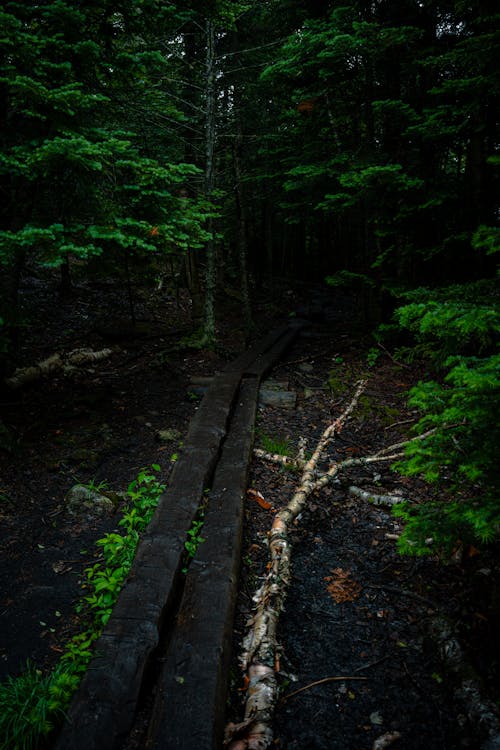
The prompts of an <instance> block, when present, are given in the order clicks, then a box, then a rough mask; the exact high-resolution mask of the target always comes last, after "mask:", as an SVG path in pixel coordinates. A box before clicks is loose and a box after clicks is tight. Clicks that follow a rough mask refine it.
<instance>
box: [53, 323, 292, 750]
mask: <svg viewBox="0 0 500 750" xmlns="http://www.w3.org/2000/svg"><path fill="white" fill-rule="evenodd" d="M293 335H295V333H294V334H293ZM293 335H292V336H290V335H288V334H287V328H286V327H284V328H282V329H279V330H277V331H273V332H271V333H270V334H269V335H268V336H267V337H266V338H265V339H263V340H262V341H260V342H259V343H258V344H257V345H256V346H255V347H254V348H253V349H251V350H250V351H249V352H246V353H244V354H243V355H242V356H241V357H239V358H238V359H237V360H236V361H235V362H233V363H231V364H230V365H228V366H227V367H226V369H225V370H224V371H223V372H222V373H221V374H220V375H218V376H216V377H215V378H214V380H213V382H212V384H211V385H210V387H209V389H208V392H207V394H206V396H205V398H204V399H203V401H202V402H201V404H200V406H199V408H198V411H197V413H196V414H195V416H194V417H193V419H192V421H191V425H190V428H189V431H188V435H187V438H186V447H185V449H184V450H183V452H182V454H181V457H180V459H179V461H178V462H177V463H176V466H175V468H174V471H173V473H172V477H171V480H170V484H169V488H168V491H167V492H166V493H164V495H162V497H161V500H160V504H159V506H158V508H157V510H156V512H155V515H154V517H153V519H152V522H151V524H150V526H149V528H148V531H147V533H146V534H145V536H144V538H143V540H142V541H141V543H140V546H139V550H138V554H137V556H136V559H135V561H134V565H133V567H132V571H131V575H130V578H129V581H128V582H127V583H126V585H125V586H124V588H123V590H122V592H121V594H120V597H119V600H118V602H117V604H116V606H115V609H114V611H113V614H112V616H111V618H110V621H109V623H108V625H107V626H106V629H105V631H104V633H103V635H102V636H101V638H100V639H99V641H98V643H97V644H96V655H95V657H94V659H93V660H92V662H91V664H90V667H89V669H88V671H87V673H86V675H85V676H84V679H83V680H82V684H81V686H80V689H79V691H78V692H77V695H76V696H75V699H74V701H73V703H72V705H71V707H70V710H69V716H68V721H67V722H66V724H65V726H64V728H63V730H62V732H61V734H60V736H59V738H58V741H57V743H56V744H55V750H116V748H118V747H119V746H120V744H121V742H122V739H123V737H124V736H126V734H127V733H128V732H129V731H130V727H131V725H132V723H133V719H134V711H135V708H136V705H137V700H138V696H139V691H140V688H141V684H142V682H143V679H144V672H145V669H146V666H147V663H148V660H149V658H150V656H151V654H152V652H153V651H154V649H155V648H156V647H157V646H158V644H159V639H160V630H161V628H162V625H163V623H164V622H165V621H166V620H168V621H170V620H171V619H172V617H173V615H174V614H175V610H176V607H177V598H178V596H179V591H180V588H181V586H180V582H181V581H182V577H181V575H180V571H181V568H182V560H183V556H184V542H185V540H186V537H187V531H188V529H189V527H190V525H191V523H192V521H193V519H194V517H195V515H196V512H197V510H198V506H199V502H200V499H201V497H202V494H203V491H204V490H205V488H206V487H207V486H208V484H209V482H210V480H211V477H212V475H213V471H214V468H215V466H216V465H217V461H218V458H219V450H220V445H221V442H222V440H223V438H224V437H225V435H226V431H227V425H228V419H229V416H230V413H231V409H232V405H233V402H234V398H235V395H236V393H237V392H238V387H239V383H240V380H241V377H242V373H243V371H244V370H245V369H246V368H250V369H252V368H251V365H252V362H253V361H254V360H255V359H256V358H257V359H258V360H259V361H258V364H257V365H256V366H255V368H254V369H253V372H254V373H255V376H256V377H255V378H253V381H254V383H253V396H252V398H250V397H248V398H250V400H249V401H248V402H247V401H246V399H245V403H246V404H247V405H246V407H245V408H247V409H250V410H251V409H255V404H256V394H255V392H254V391H255V389H256V388H258V381H259V379H260V376H261V374H263V373H264V372H265V371H267V369H269V368H270V367H271V366H272V364H273V363H274V362H275V361H276V360H277V359H278V357H279V356H280V354H281V352H282V351H284V348H286V346H288V345H289V343H290V341H291V340H292V338H293ZM252 399H253V403H252ZM242 408H243V407H242ZM238 409H239V406H238ZM252 426H253V418H250V419H249V422H248V424H247V425H243V426H242V427H241V429H242V430H244V431H248V430H250V431H251V429H252ZM245 434H247V433H245ZM248 434H250V433H248ZM247 440H248V435H247ZM232 444H233V435H231V437H230V439H228V440H227V445H226V447H225V449H226V453H227V451H228V450H229V448H230V446H231V445H232ZM235 445H240V448H239V449H238V450H240V451H243V449H242V448H241V445H242V443H241V440H238V441H237V442H236V443H235ZM245 446H246V443H245ZM234 450H236V448H235V449H234ZM249 450H250V448H248V451H249ZM248 451H247V448H246V447H245V449H244V451H243V452H240V453H239V454H238V458H234V461H235V462H236V463H237V465H238V466H239V467H240V469H241V468H242V466H243V467H244V471H243V474H244V476H245V477H246V474H245V471H246V465H247V463H248ZM242 462H243V464H242ZM220 476H224V475H223V474H221V473H220V472H219V477H220ZM229 479H231V476H228V477H227V479H226V480H225V481H226V484H224V487H229ZM224 487H222V485H219V489H216V488H214V489H215V490H216V492H219V493H222V494H221V498H222V496H223V495H224V493H223V488H224ZM237 487H239V489H236V490H233V489H232V488H231V493H233V492H236V494H238V492H239V493H240V498H239V499H240V503H241V496H242V493H243V492H244V482H243V484H241V482H240V484H238V485H237ZM214 497H217V495H216V494H215V495H214ZM234 497H236V495H235V496H234ZM224 500H225V497H224ZM217 502H218V501H217V500H214V505H213V507H216V504H217ZM223 505H224V507H225V504H223ZM238 512H240V513H241V510H240V511H238ZM231 513H236V511H235V509H234V508H233V510H232V511H231ZM222 519H223V513H222V515H221V520H222ZM214 523H215V522H214ZM237 524H238V521H236V525H237ZM226 526H227V528H226V527H224V528H225V531H224V530H223V529H222V527H221V529H219V532H218V533H220V543H221V545H222V548H223V549H226V551H228V550H229V549H230V547H231V545H233V557H232V559H231V560H230V562H228V559H229V558H228V557H227V556H226V557H225V558H224V562H222V560H220V561H219V562H215V563H211V562H210V560H209V558H207V560H206V563H205V567H204V568H203V573H204V575H203V576H201V579H200V580H205V578H206V577H207V576H208V577H209V578H210V576H211V574H212V572H213V571H216V572H217V573H218V575H219V576H222V578H224V577H226V579H228V580H230V581H231V589H230V590H229V591H228V592H226V593H227V602H229V603H230V606H231V601H232V599H231V597H232V596H233V597H234V595H235V591H236V586H237V574H236V573H235V572H234V566H235V565H237V563H238V559H239V548H238V544H239V543H238V542H235V537H234V528H235V527H234V523H233V525H232V526H231V524H229V522H228V523H227V525H226ZM230 526H231V528H232V532H230V531H229V528H230ZM238 533H241V532H238ZM231 534H233V536H231ZM211 539H212V545H213V544H214V540H215V539H216V537H215V536H213V535H212V536H211ZM212 545H208V546H207V548H206V549H207V551H210V550H211V546H212ZM234 545H236V549H234ZM204 547H205V545H202V547H201V548H200V549H202V550H203V548H204ZM203 554H205V553H204V552H203ZM201 559H202V558H200V560H201ZM216 559H217V558H216ZM198 564H199V561H195V564H194V565H193V568H192V569H193V571H194V570H196V567H197V566H198ZM228 565H229V567H228ZM231 571H233V572H231ZM231 592H232V593H231ZM226 593H224V592H222V593H221V594H220V598H219V599H218V601H217V612H219V609H220V611H221V612H222V611H223V610H224V608H225V605H224V603H223V601H224V597H225V596H226ZM186 596H190V594H189V589H188V590H187V591H186ZM193 606H194V605H193ZM210 612H211V613H213V609H212V607H211V608H210ZM205 614H206V613H205ZM217 616H218V615H217ZM205 619H206V618H205ZM230 619H231V618H228V616H227V614H226V615H224V617H223V624H221V626H220V627H218V629H217V632H218V633H219V638H220V634H221V633H229V635H225V636H223V642H224V643H226V642H227V641H228V638H229V637H230V632H231V622H230ZM212 644H213V645H212V649H213V652H212V657H211V663H213V657H214V654H217V659H219V658H220V649H221V648H225V647H223V646H221V645H220V640H219V645H216V644H215V641H213V642H212ZM223 664H226V657H224V660H223ZM221 670H222V671H221ZM224 670H225V667H224V669H222V668H219V669H218V670H216V671H215V673H216V674H217V680H216V687H213V689H212V692H211V693H210V695H209V696H208V697H207V701H206V705H207V707H208V706H212V707H213V708H212V709H211V713H212V718H213V722H212V726H215V724H216V723H217V721H219V723H220V720H219V719H218V718H217V716H218V715H219V714H217V712H216V709H215V706H217V705H219V703H220V695H222V693H223V692H224V689H225V688H224V687H221V686H223V685H224V684H225V683H224V681H225V679H226V676H225V671H224ZM226 671H227V670H226ZM204 679H206V680H208V682H210V678H209V676H208V675H206V676H205V677H204ZM214 696H219V697H218V698H215V697H214ZM214 722H215V723H214ZM213 731H217V732H218V731H219V730H218V729H217V730H215V729H214V730H213ZM186 747H188V746H186ZM207 747H208V745H207Z"/></svg>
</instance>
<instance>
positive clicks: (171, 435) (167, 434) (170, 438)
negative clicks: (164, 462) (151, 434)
mask: <svg viewBox="0 0 500 750" xmlns="http://www.w3.org/2000/svg"><path fill="white" fill-rule="evenodd" d="M181 437H182V435H181V433H180V432H179V430H174V429H167V430H158V432H157V433H156V439H157V440H159V441H160V443H170V442H175V441H177V440H180V439H181Z"/></svg>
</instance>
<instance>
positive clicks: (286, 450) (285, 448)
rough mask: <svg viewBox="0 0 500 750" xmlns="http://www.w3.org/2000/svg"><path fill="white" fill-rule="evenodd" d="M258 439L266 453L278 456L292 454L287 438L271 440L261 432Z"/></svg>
mask: <svg viewBox="0 0 500 750" xmlns="http://www.w3.org/2000/svg"><path fill="white" fill-rule="evenodd" d="M259 437H260V442H261V444H262V448H263V450H265V451H266V453H275V454H277V455H278V456H289V455H290V453H291V452H292V446H291V445H290V441H289V440H288V438H273V437H271V436H269V435H266V434H265V433H264V432H261V433H260V435H259Z"/></svg>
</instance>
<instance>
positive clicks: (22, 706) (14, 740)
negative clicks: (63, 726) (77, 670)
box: [0, 662, 78, 750]
mask: <svg viewBox="0 0 500 750" xmlns="http://www.w3.org/2000/svg"><path fill="white" fill-rule="evenodd" d="M77 684H78V683H77V682H76V684H75V681H74V680H73V679H72V677H71V676H70V675H66V674H65V671H64V669H63V668H62V666H61V665H59V666H58V667H56V669H55V670H54V671H53V672H51V673H50V674H48V675H44V674H43V673H42V672H41V671H40V670H39V669H36V667H35V666H34V665H33V664H31V663H30V662H28V663H27V665H26V669H25V671H24V673H23V674H22V675H21V676H20V677H17V678H13V677H8V678H7V679H6V680H5V682H3V683H2V684H0V729H1V734H2V736H1V738H0V742H1V744H0V747H1V748H2V750H7V749H8V748H9V749H12V750H14V748H15V749H17V748H19V750H32V749H33V750H34V748H37V747H38V746H39V742H40V738H44V737H47V736H48V735H49V734H50V733H51V732H52V731H53V729H54V728H55V726H56V725H57V723H58V722H59V721H60V720H62V719H63V718H64V710H63V705H66V704H67V703H68V701H69V698H70V696H71V695H72V693H73V691H74V689H75V688H76V685H77Z"/></svg>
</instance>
